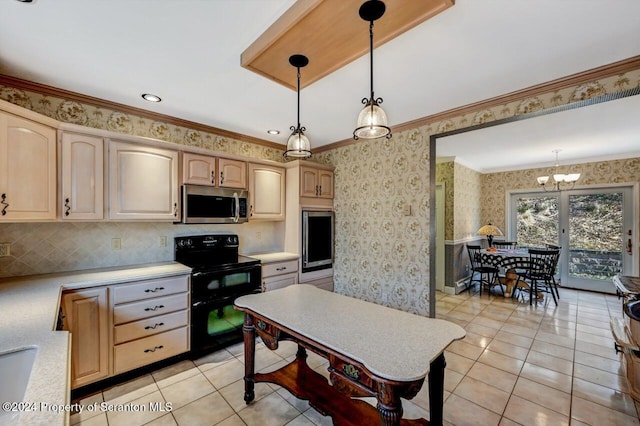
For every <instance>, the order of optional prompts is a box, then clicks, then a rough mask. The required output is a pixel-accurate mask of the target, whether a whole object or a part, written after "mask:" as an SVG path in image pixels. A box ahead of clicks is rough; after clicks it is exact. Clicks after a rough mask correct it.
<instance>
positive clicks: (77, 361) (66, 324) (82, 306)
mask: <svg viewBox="0 0 640 426" xmlns="http://www.w3.org/2000/svg"><path fill="white" fill-rule="evenodd" d="M107 296H108V288H107V287H95V288H89V289H83V290H70V291H65V292H64V294H63V295H62V311H63V315H64V319H63V329H64V330H68V331H69V332H70V333H71V387H72V388H77V387H80V386H83V385H86V384H88V383H92V382H95V381H97V380H100V379H104V378H106V377H108V376H109V359H110V356H109V354H110V352H111V351H110V348H109V301H108V298H107Z"/></svg>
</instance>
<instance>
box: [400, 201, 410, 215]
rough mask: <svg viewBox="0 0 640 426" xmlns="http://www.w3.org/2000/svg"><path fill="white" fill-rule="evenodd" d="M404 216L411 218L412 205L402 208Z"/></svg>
mask: <svg viewBox="0 0 640 426" xmlns="http://www.w3.org/2000/svg"><path fill="white" fill-rule="evenodd" d="M402 214H403V215H405V216H411V204H409V203H407V204H405V205H404V206H402Z"/></svg>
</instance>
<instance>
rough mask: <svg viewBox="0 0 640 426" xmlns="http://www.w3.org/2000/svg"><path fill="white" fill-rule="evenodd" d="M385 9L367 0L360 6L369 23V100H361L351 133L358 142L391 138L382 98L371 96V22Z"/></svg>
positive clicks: (382, 13)
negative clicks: (358, 113) (361, 139)
mask: <svg viewBox="0 0 640 426" xmlns="http://www.w3.org/2000/svg"><path fill="white" fill-rule="evenodd" d="M385 10H386V7H385V5H384V3H383V2H381V1H380V0H369V1H366V2H364V3H363V4H362V6H360V11H359V13H360V17H361V18H362V19H364V20H365V21H369V51H370V55H371V98H369V99H367V98H363V99H362V103H363V104H365V107H364V108H363V109H362V111H360V115H358V124H357V126H358V127H356V129H355V130H354V131H353V138H354V139H356V140H358V139H360V138H363V139H374V138H380V137H382V136H385V137H386V138H387V139H389V138H391V129H390V128H389V126H388V125H387V114H385V112H384V110H383V109H382V108H381V107H380V104H381V103H382V98H377V99H376V98H375V97H374V95H373V22H374V21H376V20H378V19H380V18H381V17H382V15H384V12H385Z"/></svg>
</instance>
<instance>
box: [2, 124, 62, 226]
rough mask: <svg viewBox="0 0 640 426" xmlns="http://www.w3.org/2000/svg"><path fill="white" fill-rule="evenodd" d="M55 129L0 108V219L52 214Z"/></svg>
mask: <svg viewBox="0 0 640 426" xmlns="http://www.w3.org/2000/svg"><path fill="white" fill-rule="evenodd" d="M56 174H57V172H56V131H55V130H54V129H53V128H51V127H49V126H46V125H44V124H40V123H36V122H34V121H31V120H28V119H25V118H22V117H19V116H17V115H13V114H9V113H6V112H3V111H0V221H4V222H12V221H30V220H31V221H35V220H37V221H46V220H55V218H56Z"/></svg>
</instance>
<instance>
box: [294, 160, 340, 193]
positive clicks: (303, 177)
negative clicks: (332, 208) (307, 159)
mask: <svg viewBox="0 0 640 426" xmlns="http://www.w3.org/2000/svg"><path fill="white" fill-rule="evenodd" d="M300 196H301V197H312V198H313V197H315V198H328V199H333V172H332V171H331V170H325V169H319V168H315V167H310V166H300Z"/></svg>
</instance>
